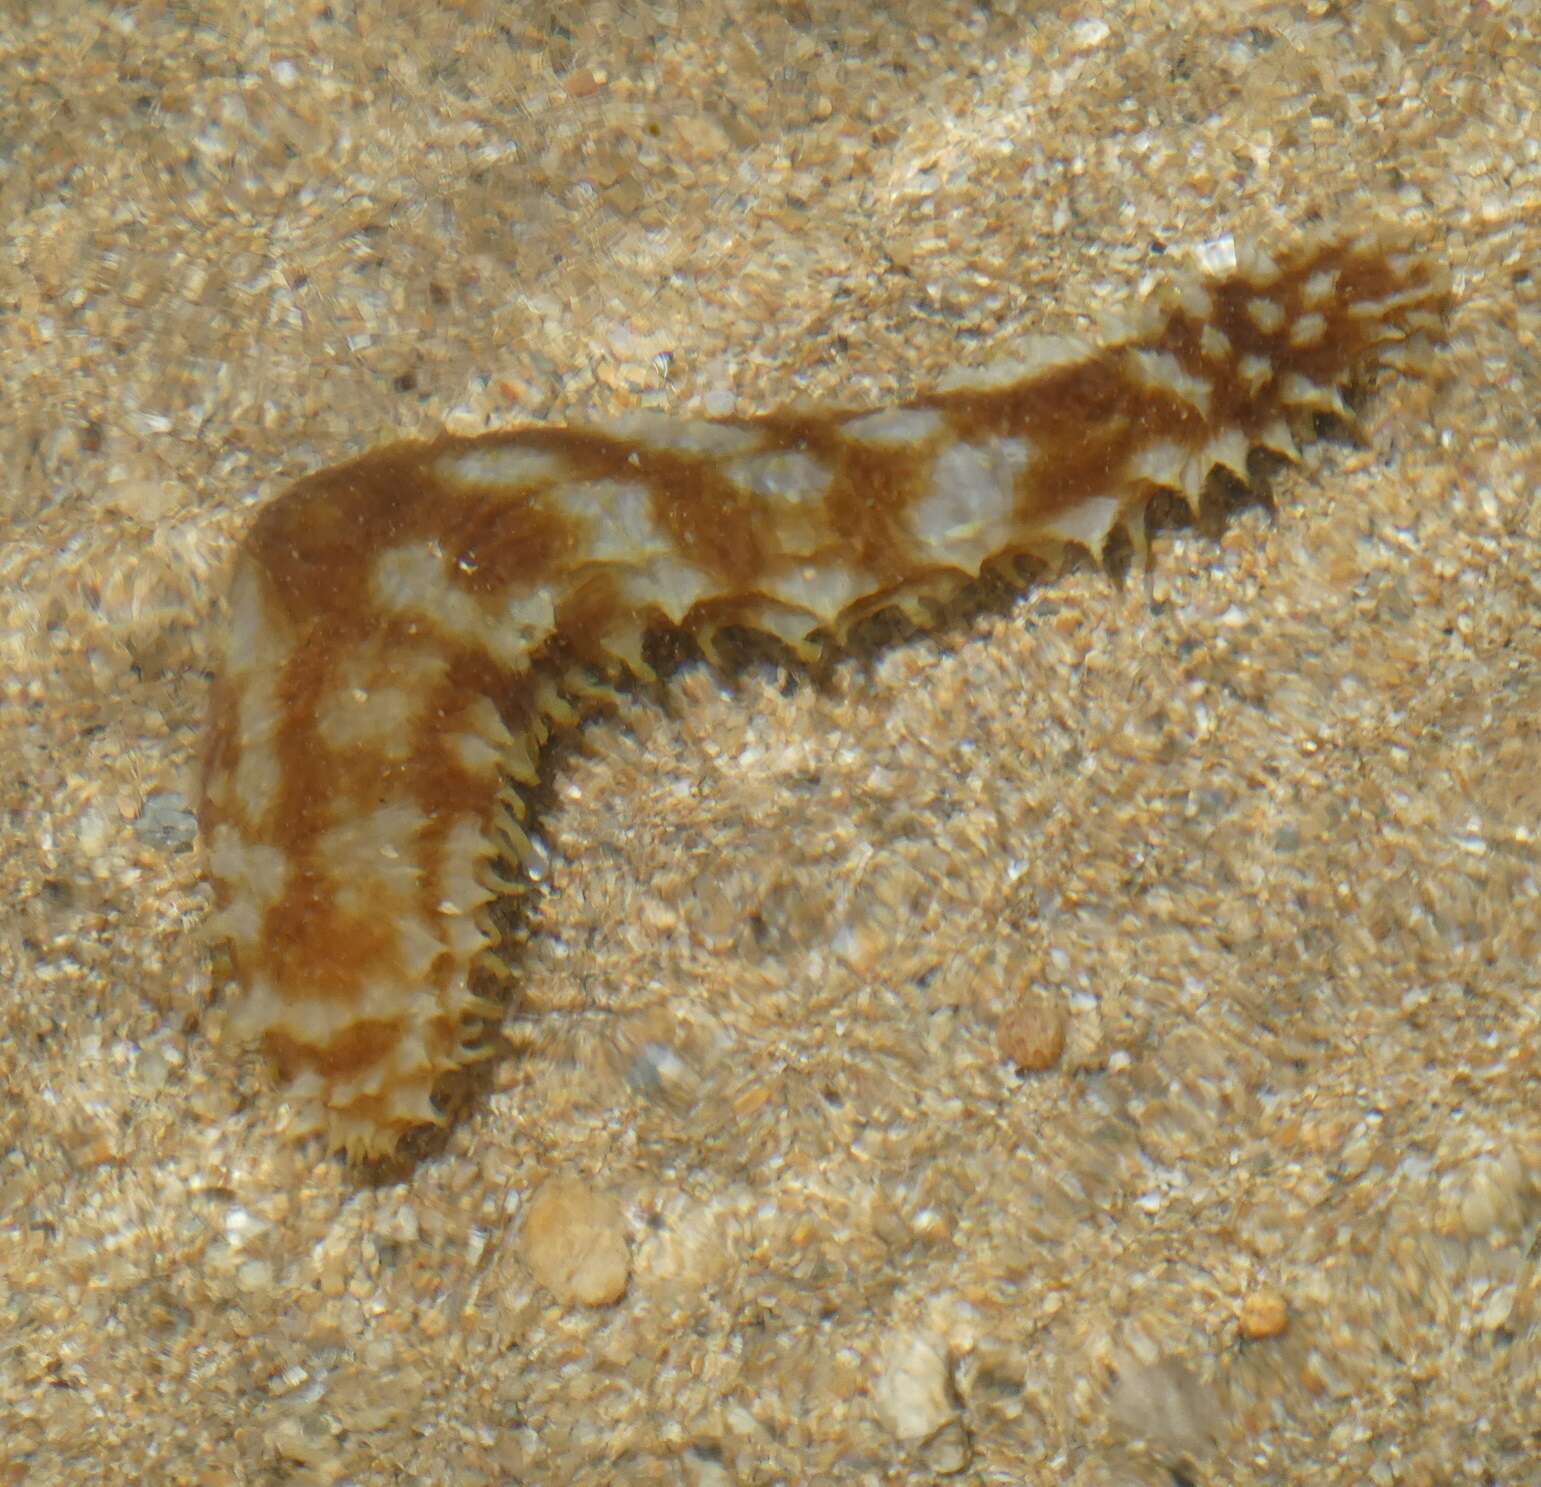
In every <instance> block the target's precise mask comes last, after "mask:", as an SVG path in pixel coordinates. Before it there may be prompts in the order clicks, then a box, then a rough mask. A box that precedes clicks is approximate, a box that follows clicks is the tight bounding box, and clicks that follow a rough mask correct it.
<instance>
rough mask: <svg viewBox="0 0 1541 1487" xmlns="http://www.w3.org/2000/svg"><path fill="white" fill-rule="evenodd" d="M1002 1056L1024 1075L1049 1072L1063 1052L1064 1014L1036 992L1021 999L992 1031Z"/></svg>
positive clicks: (1059, 1008)
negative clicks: (1046, 1070) (1043, 1071)
mask: <svg viewBox="0 0 1541 1487" xmlns="http://www.w3.org/2000/svg"><path fill="white" fill-rule="evenodd" d="M995 1046H996V1047H997V1048H998V1049H999V1050H1000V1054H1001V1057H1002V1058H1004V1059H1007V1060H1009V1061H1010V1062H1011V1063H1012V1064H1014V1065H1015V1066H1016V1067H1017V1068H1018V1069H1019V1070H1021V1071H1022V1072H1023V1073H1024V1074H1029V1073H1040V1072H1041V1071H1042V1070H1044V1069H1052V1068H1053V1067H1054V1065H1055V1064H1057V1063H1058V1062H1059V1059H1060V1055H1061V1054H1062V1053H1064V1051H1065V1012H1064V1008H1062V1007H1061V1006H1059V1004H1058V1003H1056V1002H1053V1001H1051V1000H1050V999H1049V998H1048V997H1045V996H1040V995H1038V994H1037V993H1029V994H1028V995H1027V996H1024V997H1023V998H1022V999H1021V1000H1020V1001H1019V1002H1018V1003H1017V1004H1016V1005H1015V1006H1014V1007H1012V1008H1011V1009H1010V1011H1008V1012H1007V1013H1006V1014H1005V1016H1004V1017H1002V1018H1001V1020H1000V1023H999V1025H998V1026H997V1027H996V1029H995Z"/></svg>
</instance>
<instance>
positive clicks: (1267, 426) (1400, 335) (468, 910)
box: [202, 240, 1447, 1156]
mask: <svg viewBox="0 0 1541 1487" xmlns="http://www.w3.org/2000/svg"><path fill="white" fill-rule="evenodd" d="M1446 293H1447V291H1446V288H1445V285H1444V282H1443V279H1442V277H1441V275H1440V274H1439V273H1438V272H1437V271H1436V270H1435V269H1433V268H1431V267H1430V266H1429V264H1428V263H1427V262H1426V261H1425V260H1423V259H1420V258H1417V257H1415V256H1412V255H1409V254H1405V253H1398V252H1393V251H1389V250H1387V249H1386V248H1384V247H1383V246H1381V245H1379V244H1377V243H1375V242H1373V241H1369V240H1362V241H1357V242H1341V241H1337V242H1333V241H1317V242H1314V243H1311V244H1308V245H1306V246H1304V247H1302V248H1301V249H1299V250H1298V251H1297V252H1296V253H1295V254H1293V255H1292V256H1290V257H1288V258H1287V259H1285V260H1284V261H1282V262H1277V263H1276V262H1274V261H1273V260H1271V259H1268V258H1266V257H1265V256H1263V255H1261V254H1257V253H1243V254H1241V255H1240V261H1239V262H1238V264H1237V267H1236V269H1235V270H1234V272H1232V273H1230V274H1229V275H1228V276H1226V277H1224V278H1222V279H1217V280H1210V281H1200V280H1197V279H1186V280H1184V279H1179V280H1174V281H1173V282H1172V283H1171V284H1169V285H1168V286H1166V287H1165V288H1164V289H1163V290H1161V291H1160V292H1158V293H1157V294H1156V295H1154V296H1152V297H1151V298H1150V299H1149V300H1147V301H1146V303H1145V304H1144V305H1142V306H1141V307H1139V308H1138V309H1137V311H1136V312H1135V313H1134V314H1133V315H1132V316H1131V318H1130V321H1129V323H1128V324H1127V325H1125V326H1124V327H1123V328H1121V329H1118V330H1115V331H1111V332H1110V333H1109V334H1108V335H1107V336H1106V337H1105V338H1104V339H1103V340H1101V341H1099V342H1097V343H1095V344H1093V343H1089V342H1082V341H1079V340H1074V339H1068V338H1053V339H1049V338H1040V339H1037V340H1033V341H1029V342H1025V343H1024V344H1023V348H1022V355H1021V357H1020V359H1019V360H1017V361H1014V362H1011V363H1008V364H999V365H996V366H994V367H989V368H985V369H983V370H981V371H979V372H975V373H969V374H964V375H962V376H960V377H958V378H956V379H954V380H953V381H952V382H951V383H950V384H948V385H946V386H944V387H942V388H940V389H939V390H937V391H935V392H933V393H930V394H928V395H926V396H923V397H920V398H917V399H916V400H915V401H913V402H911V403H907V404H904V405H902V406H900V407H896V408H890V409H884V410H877V411H865V412H862V411H843V410H833V411H827V410H821V411H818V412H811V413H785V414H773V415H769V416H766V417H757V418H732V419H721V420H695V421H692V420H680V419H673V418H667V417H663V416H656V415H646V416H635V417H632V418H629V419H626V420H624V421H622V422H620V423H617V424H614V425H610V426H607V427H604V428H599V427H596V428H579V429H566V428H544V427H538V428H521V429H514V430H511V431H509V432H506V433H497V434H489V435H485V436H482V437H480V438H474V439H465V438H451V437H445V438H441V439H438V440H436V441H434V442H431V443H407V444H397V445H393V446H390V447H387V448H385V449H382V450H379V451H377V452H375V453H373V454H369V455H366V456H364V457H363V458H361V459H357V460H354V461H352V462H351V463H348V464H345V465H341V466H338V467H336V468H334V469H331V470H326V471H322V472H321V473H319V474H316V475H313V476H310V477H309V478H307V479H304V480H302V481H300V482H299V483H298V484H297V485H295V486H294V487H292V488H291V489H290V490H289V491H287V492H286V493H285V494H284V495H282V496H281V497H279V498H278V499H277V500H276V501H275V502H273V503H272V504H271V505H270V506H269V507H267V508H266V509H265V510H264V511H263V512H262V513H261V514H260V515H259V516H258V518H257V520H256V522H255V523H254V525H253V527H252V529H251V531H250V533H249V534H248V536H247V538H246V540H245V543H244V545H243V547H242V549H241V552H240V554H239V556H238V559H237V564H236V572H235V578H234V585H233V590H232V595H231V620H230V631H229V641H228V645H227V650H226V655H225V660H224V664H223V668H222V670H221V672H220V674H219V677H218V680H217V681H216V683H215V686H214V690H213V698H212V710H211V720H210V727H209V737H208V746H207V767H206V777H205V794H204V803H203V814H202V826H203V831H204V834H205V840H206V842H207V847H208V859H209V866H210V872H211V876H212V878H213V880H214V884H215V889H216V895H217V899H218V902H219V904H220V909H221V912H220V915H219V919H218V921H217V930H218V932H219V933H220V934H221V935H222V936H223V937H224V938H226V939H227V940H228V942H229V945H230V954H231V958H232V962H233V966H234V969H235V973H236V977H237V979H238V981H239V983H240V993H239V1003H238V1007H239V1012H238V1019H237V1021H238V1026H239V1028H240V1029H241V1030H242V1031H244V1032H245V1033H247V1034H249V1035H251V1036H254V1037H260V1038H261V1039H262V1040H263V1041H264V1042H265V1044H266V1046H267V1048H268V1049H269V1051H270V1052H271V1054H272V1055H273V1056H274V1059H275V1061H276V1063H277V1065H278V1067H279V1068H280V1070H281V1071H282V1072H283V1073H284V1075H285V1076H286V1077H287V1078H288V1080H289V1081H290V1083H291V1087H292V1091H293V1093H294V1094H295V1095H296V1096H297V1097H300V1098H303V1099H306V1100H309V1101H311V1102H313V1104H314V1108H315V1109H316V1111H317V1112H318V1113H319V1114H320V1116H321V1117H322V1119H323V1122H324V1124H325V1125H326V1127H327V1130H328V1134H329V1137H330V1139H331V1140H332V1142H333V1143H334V1144H335V1145H337V1146H342V1147H345V1148H347V1150H348V1151H349V1152H350V1153H351V1154H354V1155H358V1156H370V1155H378V1154H382V1153H387V1152H389V1151H391V1150H392V1149H394V1147H395V1145H396V1144H397V1142H398V1140H399V1138H400V1136H401V1135H402V1134H403V1133H404V1132H405V1131H407V1130H409V1129H411V1128H412V1127H413V1126H416V1125H420V1124H423V1123H425V1122H431V1121H434V1120H437V1119H438V1118H439V1115H438V1112H437V1110H436V1107H435V1105H434V1102H433V1092H434V1088H435V1085H436V1084H437V1083H438V1082H439V1080H440V1079H441V1078H442V1077H443V1076H444V1075H445V1074H446V1073H447V1072H448V1071H450V1070H452V1069H454V1068H456V1067H458V1066H460V1065H461V1064H463V1063H464V1062H465V1061H466V1059H467V1058H469V1057H470V1056H471V1053H470V1050H469V1046H468V1040H469V1039H471V1038H473V1037H474V1036H475V1035H476V1033H477V1032H478V1031H479V1030H480V1028H481V1026H482V1019H484V1018H485V1017H487V1016H489V1015H492V1014H493V1013H494V1012H495V1008H494V1006H493V1005H492V1004H490V1003H489V1002H488V1001H486V1000H485V999H484V997H483V996H482V995H481V994H480V991H479V988H478V978H479V977H481V976H483V975H488V974H493V973H495V972H498V971H499V970H500V968H501V962H500V960H499V959H498V956H497V951H498V931H497V929H496V927H495V926H494V923H493V919H492V916H491V914H490V912H489V905H490V904H491V902H492V901H493V899H494V898H495V897H496V896H497V895H498V894H499V893H500V892H504V891H506V888H507V883H506V881H505V880H504V878H503V876H502V875H501V874H500V872H499V865H500V864H510V865H512V864H518V863H520V862H521V861H523V860H525V859H527V858H528V855H529V852H530V847H529V842H528V838H527V837H526V836H525V831H524V824H523V823H524V822H525V819H526V815H527V805H526V795H527V792H528V790H529V788H530V787H531V786H532V785H534V784H535V783H536V780H537V770H538V766H539V761H540V755H541V751H542V749H543V747H544V745H545V744H546V742H547V740H548V738H549V737H550V735H551V733H552V732H553V730H556V729H561V728H565V727H570V726H572V725H574V724H575V723H576V722H577V721H579V720H580V719H581V717H582V716H583V715H584V714H585V713H586V712H587V711H588V710H589V709H590V708H592V707H593V706H594V705H596V704H599V703H602V702H603V701H604V700H605V699H606V698H607V697H608V696H610V695H611V694H610V692H609V686H608V684H609V683H610V682H611V681H614V680H618V679H621V678H624V677H626V676H632V677H643V678H645V677H648V676H650V675H651V669H650V667H649V664H648V661H647V659H646V657H647V654H648V647H649V644H650V642H651V639H652V637H654V636H656V635H659V634H661V633H667V632H669V631H671V630H674V631H681V632H686V633H688V634H689V635H690V636H692V637H693V638H694V639H695V640H696V641H697V642H698V643H699V644H700V646H701V648H702V649H703V650H704V652H705V653H706V654H707V655H708V656H711V655H713V654H714V645H715V640H716V637H717V635H718V633H719V632H720V631H722V630H724V629H734V628H738V629H748V630H754V631H759V632H763V633H766V634H768V635H770V636H772V637H774V638H775V639H776V640H778V641H779V642H781V643H782V644H783V645H785V646H786V647H787V648H788V649H789V650H790V651H791V652H792V653H794V654H796V655H799V656H802V657H805V658H811V657H813V656H815V655H817V654H818V653H819V652H820V650H821V649H822V648H823V647H824V646H825V645H826V644H827V643H831V642H832V643H835V644H838V643H840V642H841V641H843V640H844V639H845V637H846V636H847V634H848V632H849V631H850V629H851V627H852V626H853V625H854V624H856V623H858V622H859V621H861V620H862V619H864V618H866V617H867V616H869V615H871V614H873V613H875V612H876V611H879V610H881V609H884V608H886V607H888V606H890V605H895V604H897V605H901V606H903V607H905V608H906V609H907V610H908V611H909V612H910V613H911V614H913V615H915V616H916V617H919V618H924V616H925V614H926V613H927V612H928V611H927V605H928V603H929V601H933V600H939V601H945V600H947V599H949V598H951V597H952V596H954V595H955V594H956V593H957V592H958V591H959V590H960V589H962V588H963V587H965V586H966V585H968V584H970V583H972V582H974V581H975V580H977V579H978V578H979V576H980V575H981V573H982V572H984V571H985V570H987V569H1001V570H1005V569H1007V568H1009V565H1010V563H1011V562H1012V560H1014V559H1016V558H1018V557H1021V556H1024V555H1031V556H1033V557H1037V558H1047V559H1049V560H1051V561H1052V560H1054V559H1055V558H1057V556H1058V555H1059V554H1060V553H1061V552H1062V551H1063V550H1064V548H1065V547H1066V546H1067V545H1076V546H1080V547H1083V548H1086V549H1088V550H1090V551H1091V552H1093V553H1096V554H1100V553H1101V552H1102V551H1103V549H1104V547H1105V544H1106V543H1107V541H1108V538H1109V536H1110V535H1111V534H1112V533H1113V532H1115V531H1117V530H1120V529H1123V530H1126V531H1128V532H1129V533H1130V534H1131V536H1132V537H1133V538H1134V540H1135V542H1136V544H1137V545H1142V544H1143V540H1144V526H1143V522H1144V514H1145V510H1146V507H1147V505H1148V503H1149V501H1150V499H1151V497H1152V495H1153V494H1154V493H1155V492H1157V491H1159V490H1163V489H1166V490H1175V491H1178V492H1180V493H1181V494H1182V495H1184V496H1185V497H1186V498H1187V499H1188V501H1189V502H1190V503H1193V504H1196V503H1197V501H1198V499H1199V496H1200V494H1201V492H1202V491H1203V489H1204V486H1205V483H1206V481H1207V479H1208V478H1209V476H1210V474H1211V472H1212V470H1213V469H1214V468H1215V467H1217V466H1219V467H1224V468H1226V469H1229V470H1230V471H1232V472H1233V473H1234V474H1235V475H1236V476H1238V477H1239V478H1241V479H1243V480H1244V479H1245V478H1246V475H1247V461H1248V456H1249V453H1250V452H1251V451H1252V450H1255V449H1258V448H1266V449H1270V450H1273V451H1275V452H1277V453H1279V454H1282V455H1284V456H1286V457H1289V456H1293V454H1294V452H1295V444H1294V437H1293V435H1294V434H1295V433H1300V432H1305V431H1308V430H1309V426H1310V421H1311V417H1312V415H1313V414H1315V413H1317V412H1327V413H1338V414H1341V413H1343V411H1344V408H1343V404H1342V402H1341V400H1340V396H1339V389H1340V388H1341V387H1342V386H1343V385H1345V384H1346V383H1347V382H1348V381H1349V380H1350V379H1352V378H1353V377H1354V376H1355V375H1356V374H1358V373H1360V372H1362V371H1364V370H1365V369H1367V368H1369V367H1373V366H1374V365H1376V364H1382V363H1385V364H1409V365H1413V364H1416V363H1417V361H1418V360H1419V359H1420V357H1421V355H1422V354H1423V349H1424V348H1423V342H1424V340H1425V337H1426V336H1430V335H1436V334H1437V333H1438V328H1439V321H1440V315H1441V313H1442V310H1443V307H1444V301H1445V298H1446ZM480 990H481V991H484V990H485V988H481V989H480Z"/></svg>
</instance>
